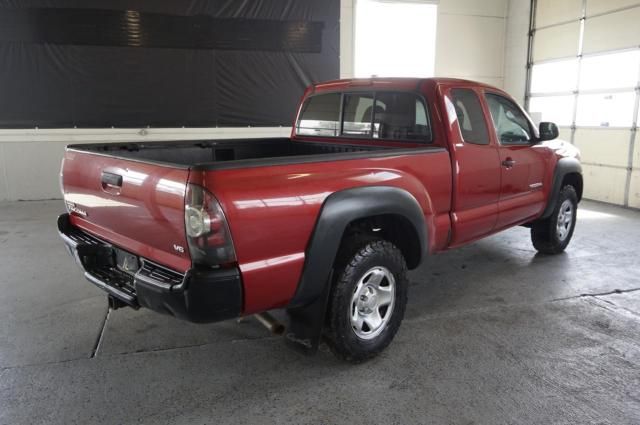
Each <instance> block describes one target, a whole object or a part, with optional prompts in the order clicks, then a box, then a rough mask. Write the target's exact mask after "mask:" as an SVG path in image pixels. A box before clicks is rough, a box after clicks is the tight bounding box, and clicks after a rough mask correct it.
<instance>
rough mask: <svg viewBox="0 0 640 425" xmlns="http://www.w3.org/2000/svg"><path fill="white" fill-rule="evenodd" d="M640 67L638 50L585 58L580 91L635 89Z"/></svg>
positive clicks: (581, 70) (583, 59)
mask: <svg viewBox="0 0 640 425" xmlns="http://www.w3.org/2000/svg"><path fill="white" fill-rule="evenodd" d="M639 66H640V51H638V50H632V51H627V52H620V53H611V54H606V55H596V56H585V57H584V58H582V67H581V68H580V90H601V89H617V88H631V87H635V86H636V84H637V83H638V68H639Z"/></svg>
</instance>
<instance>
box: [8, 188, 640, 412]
mask: <svg viewBox="0 0 640 425" xmlns="http://www.w3.org/2000/svg"><path fill="white" fill-rule="evenodd" d="M61 209H62V204H61V202H60V201H57V202H56V201H48V202H23V203H6V204H0V423H2V424H18V423H24V424H38V423H47V424H49V423H60V424H70V423H81V424H87V423H180V424H202V423H247V424H252V423H302V424H304V423H308V424H318V423H349V424H360V423H385V424H386V423H398V424H408V423H455V424H458V423H460V424H470V423H487V424H498V423H579V424H585V423H611V424H623V423H629V424H631V423H636V424H637V423H640V291H639V290H638V289H640V273H639V272H640V265H639V263H640V255H639V254H638V250H639V249H640V213H639V212H634V211H629V210H624V209H621V208H616V207H611V206H605V205H602V204H596V203H589V202H584V203H582V204H581V209H580V213H579V223H578V228H577V230H576V234H575V236H574V240H573V242H572V244H571V245H570V247H569V249H568V251H567V252H566V253H565V254H563V255H560V256H556V257H542V256H538V255H536V253H535V251H534V250H533V248H532V246H531V244H530V242H529V233H528V230H527V229H524V228H516V229H512V230H509V231H507V232H505V233H502V234H500V235H497V236H494V237H491V238H488V239H486V240H483V241H480V242H478V243H476V244H473V245H471V246H469V247H466V248H462V249H460V250H457V251H452V252H449V253H446V254H442V255H438V256H435V257H432V258H431V259H430V260H429V262H428V264H426V265H425V266H424V267H422V268H421V269H420V270H418V271H416V272H414V273H413V274H412V281H413V283H412V287H411V292H410V297H409V307H408V310H407V315H406V318H405V321H404V322H403V324H402V327H401V328H400V332H399V333H398V335H397V337H396V339H395V341H394V342H393V343H392V345H391V346H390V347H389V348H388V349H387V350H386V351H385V352H384V353H383V354H382V355H381V356H380V357H378V358H376V359H374V360H373V361H370V362H368V363H365V364H362V365H358V366H352V365H349V364H345V363H341V362H339V361H337V360H336V359H334V357H333V356H332V355H331V354H330V353H329V352H328V351H327V349H326V347H323V349H322V350H321V351H320V353H319V354H318V355H317V356H315V357H304V356H301V355H299V354H297V353H296V352H293V351H290V350H288V349H287V348H286V347H285V346H284V344H283V342H282V341H281V340H280V339H278V338H275V337H271V336H269V335H268V334H267V333H266V331H265V330H264V329H263V328H261V327H260V326H259V325H257V324H256V323H255V322H254V321H248V322H246V323H243V324H236V323H235V322H233V321H230V322H225V323H218V324H213V325H193V324H189V323H185V322H181V321H178V320H175V319H172V318H169V317H165V316H161V315H158V314H155V313H151V312H148V311H144V310H141V311H133V310H130V309H120V310H117V311H112V312H109V314H108V315H107V307H106V300H105V296H104V295H103V294H102V293H101V292H100V291H99V290H98V289H96V288H94V287H93V286H92V285H91V284H90V283H88V282H86V281H85V280H84V278H83V277H82V275H81V273H80V271H79V270H78V269H77V268H76V266H75V264H74V263H73V261H72V260H71V259H70V258H69V257H68V255H67V254H66V252H65V250H64V248H63V246H62V243H61V242H60V240H59V239H58V236H57V234H56V229H55V225H54V222H55V217H56V215H57V214H58V213H59V212H61ZM98 342H99V344H98Z"/></svg>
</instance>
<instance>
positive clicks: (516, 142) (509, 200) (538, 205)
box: [485, 93, 546, 230]
mask: <svg viewBox="0 0 640 425" xmlns="http://www.w3.org/2000/svg"><path fill="white" fill-rule="evenodd" d="M485 99H486V102H487V106H488V109H489V112H490V115H491V119H492V124H493V128H494V130H495V131H494V132H493V133H494V134H493V135H492V136H493V138H494V139H495V141H496V144H497V146H498V152H499V155H500V169H501V184H500V201H499V203H498V223H497V226H496V230H498V229H501V228H504V227H508V226H510V225H513V224H517V223H522V222H524V221H526V220H527V219H533V218H535V217H536V216H537V215H538V214H539V213H540V211H541V210H542V209H543V208H544V201H545V197H544V191H543V183H544V176H545V165H546V161H545V158H544V156H545V148H544V147H543V146H535V145H533V142H534V133H533V130H532V126H531V123H530V121H529V120H528V119H527V117H526V115H525V114H524V112H522V110H521V109H520V108H519V107H518V106H517V105H516V104H515V103H514V102H513V101H511V100H510V99H508V98H506V97H504V96H502V95H499V94H496V93H486V94H485Z"/></svg>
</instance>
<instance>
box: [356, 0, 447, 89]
mask: <svg viewBox="0 0 640 425" xmlns="http://www.w3.org/2000/svg"><path fill="white" fill-rule="evenodd" d="M355 1H356V8H355V13H356V15H355V31H354V32H355V46H354V52H355V63H354V66H355V76H356V77H360V78H366V77H372V76H376V77H432V76H433V73H434V64H435V51H436V21H437V11H438V6H437V5H436V4H435V3H436V2H428V1H421V2H417V1H407V2H403V1H384V0H355ZM430 3H434V4H430Z"/></svg>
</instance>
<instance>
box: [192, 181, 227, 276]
mask: <svg viewBox="0 0 640 425" xmlns="http://www.w3.org/2000/svg"><path fill="white" fill-rule="evenodd" d="M184 224H185V229H186V233H187V242H188V243H189V252H190V253H191V260H192V261H193V262H194V263H197V264H203V265H208V266H219V265H222V264H227V263H232V262H234V261H236V252H235V249H234V248H233V241H232V240H231V233H230V232H229V225H228V224H227V219H226V218H225V216H224V213H223V212H222V208H221V207H220V204H219V203H218V200H217V199H216V198H215V197H214V196H213V195H212V194H211V193H210V192H209V191H207V190H206V189H204V188H203V187H200V186H198V185H195V184H189V185H187V196H186V201H185V206H184Z"/></svg>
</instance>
